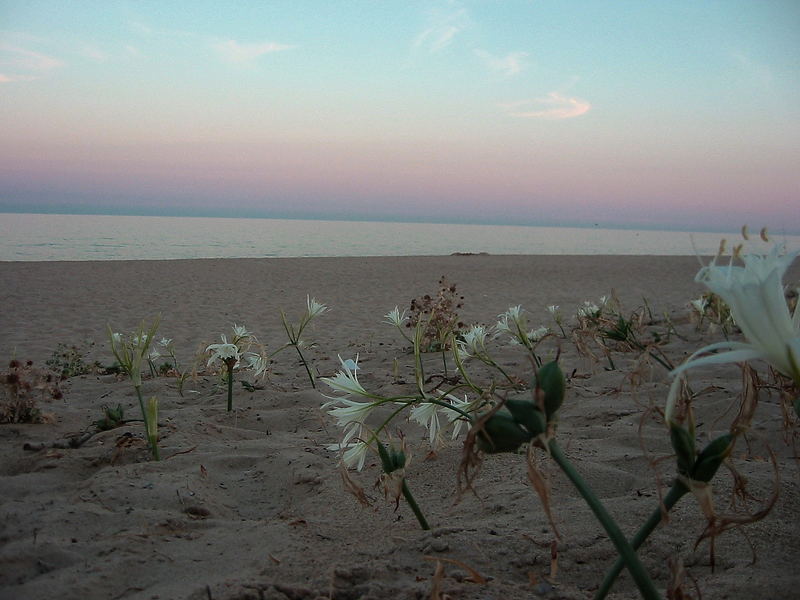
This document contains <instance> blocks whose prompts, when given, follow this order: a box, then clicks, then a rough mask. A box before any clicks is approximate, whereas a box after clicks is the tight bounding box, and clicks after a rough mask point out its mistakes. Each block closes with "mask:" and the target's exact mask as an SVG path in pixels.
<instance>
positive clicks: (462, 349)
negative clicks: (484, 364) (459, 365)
mask: <svg viewBox="0 0 800 600" xmlns="http://www.w3.org/2000/svg"><path fill="white" fill-rule="evenodd" d="M456 352H458V360H459V361H460V362H464V361H466V360H467V359H470V358H473V355H472V354H471V353H470V351H469V348H467V345H466V344H465V343H464V342H463V341H462V340H456Z"/></svg>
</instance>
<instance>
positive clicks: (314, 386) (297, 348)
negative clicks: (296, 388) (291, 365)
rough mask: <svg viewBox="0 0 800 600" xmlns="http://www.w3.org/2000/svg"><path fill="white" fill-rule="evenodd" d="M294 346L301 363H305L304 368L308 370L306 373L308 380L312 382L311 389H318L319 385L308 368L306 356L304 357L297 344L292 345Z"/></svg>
mask: <svg viewBox="0 0 800 600" xmlns="http://www.w3.org/2000/svg"><path fill="white" fill-rule="evenodd" d="M292 346H294V349H295V350H297V354H298V356H300V362H301V363H303V366H304V367H305V369H306V373H308V380H309V381H310V382H311V387H312V388H313V389H317V384H316V382H315V381H314V376H313V375H312V374H311V369H309V368H308V363H307V362H306V358H305V356H303V353H302V352H301V351H300V346H298V345H297V344H296V343H295V344H292Z"/></svg>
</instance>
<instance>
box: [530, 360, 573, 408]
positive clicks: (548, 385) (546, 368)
mask: <svg viewBox="0 0 800 600" xmlns="http://www.w3.org/2000/svg"><path fill="white" fill-rule="evenodd" d="M534 383H535V384H536V389H537V390H542V392H543V393H544V414H545V416H546V417H547V421H548V423H549V422H550V420H551V419H552V418H553V415H554V414H555V413H556V411H557V410H558V409H559V408H560V407H561V403H562V402H563V401H564V390H565V388H566V383H565V381H564V373H562V372H561V367H559V366H558V362H557V361H555V360H554V361H551V362H549V363H547V364H545V365H542V366H541V367H540V368H539V370H538V371H537V373H536V376H535V377H534Z"/></svg>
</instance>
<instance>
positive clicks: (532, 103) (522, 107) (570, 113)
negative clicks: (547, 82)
mask: <svg viewBox="0 0 800 600" xmlns="http://www.w3.org/2000/svg"><path fill="white" fill-rule="evenodd" d="M500 107H501V108H502V109H503V110H505V111H506V113H507V114H508V115H509V116H511V117H518V118H521V119H554V120H556V119H572V118H574V117H580V116H581V115H584V114H586V113H587V112H589V109H591V108H592V105H591V104H589V103H588V102H587V101H586V100H581V99H580V98H572V97H571V98H567V97H564V96H562V95H561V94H559V93H558V92H550V93H549V94H547V97H545V98H535V99H533V100H519V101H517V102H508V103H504V104H501V105H500Z"/></svg>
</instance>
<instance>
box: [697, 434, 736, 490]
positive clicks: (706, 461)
mask: <svg viewBox="0 0 800 600" xmlns="http://www.w3.org/2000/svg"><path fill="white" fill-rule="evenodd" d="M734 440H735V438H734V437H733V435H731V434H730V433H726V434H725V435H721V436H720V437H718V438H717V439H715V440H713V441H712V442H710V443H709V444H708V446H706V447H705V448H703V451H702V452H701V453H700V456H698V457H697V460H696V461H695V463H694V467H692V475H691V478H692V479H693V480H694V481H704V482H706V483H708V482H709V481H711V480H712V479H713V478H714V475H715V474H716V473H717V469H719V467H720V465H721V464H722V461H724V460H725V459H726V458H728V456H729V455H730V453H731V451H732V450H733V442H734Z"/></svg>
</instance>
